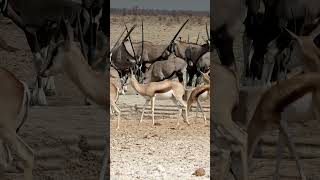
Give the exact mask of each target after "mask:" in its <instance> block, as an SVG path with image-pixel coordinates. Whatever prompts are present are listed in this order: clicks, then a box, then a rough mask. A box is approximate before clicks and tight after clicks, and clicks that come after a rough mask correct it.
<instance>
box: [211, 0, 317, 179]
mask: <svg viewBox="0 0 320 180" xmlns="http://www.w3.org/2000/svg"><path fill="white" fill-rule="evenodd" d="M210 25H211V28H210V30H211V31H210V32H211V36H212V46H214V47H215V48H216V50H217V52H218V55H219V59H220V62H219V61H215V60H213V61H212V62H211V68H212V70H211V72H213V75H212V80H211V83H212V84H213V88H212V91H211V92H212V96H211V109H212V110H211V119H213V120H214V124H215V125H217V127H218V128H221V129H223V130H224V131H223V132H224V133H223V134H222V136H228V137H231V138H228V141H229V142H230V143H231V144H233V145H234V146H232V148H231V152H232V153H230V152H229V154H228V158H231V163H230V161H229V160H225V161H223V162H222V163H221V164H220V166H219V167H220V168H221V169H220V171H218V172H216V173H217V174H216V175H217V178H216V179H218V180H224V179H226V178H227V174H228V173H229V172H230V173H231V174H232V175H233V177H234V178H235V179H242V180H248V179H249V174H250V170H251V167H252V166H251V165H252V161H253V159H252V158H253V155H254V154H255V150H256V147H257V146H258V145H259V141H260V140H261V136H262V135H264V132H266V130H267V128H268V127H277V129H278V130H279V140H278V149H277V151H276V152H277V154H276V157H277V162H276V166H275V171H274V176H273V179H274V180H279V179H282V177H280V174H279V171H280V161H281V159H282V156H283V155H282V154H283V152H282V151H283V145H284V144H287V145H288V149H289V152H290V153H291V154H292V155H293V157H294V158H295V160H296V164H297V169H298V171H299V174H300V177H301V179H303V180H306V179H307V175H306V174H305V171H304V169H303V165H302V161H301V160H300V158H299V153H298V152H297V151H296V148H295V145H294V142H293V140H292V138H291V136H290V133H292V132H289V128H288V123H289V122H290V119H288V118H287V114H286V113H284V110H285V109H286V108H287V107H289V106H290V105H291V103H293V102H295V101H296V100H298V99H300V98H302V97H303V96H305V95H307V94H312V102H310V104H311V107H312V111H311V112H312V113H313V115H314V116H313V118H314V119H317V120H319V119H320V116H319V109H320V104H319V102H320V101H319V92H320V88H319V87H320V86H319V81H318V79H319V78H320V71H319V68H318V66H319V63H320V44H319V40H320V1H318V0H278V1H273V0H243V1H241V0H224V1H211V24H210ZM242 28H243V29H244V30H243V33H241V29H242ZM237 37H241V39H242V43H243V45H242V46H241V47H242V48H243V58H242V59H243V61H240V63H239V61H236V58H235V55H234V52H233V48H234V45H235V40H236V38H237ZM239 64H240V66H239ZM240 67H243V68H240ZM253 86H254V87H253ZM250 93H252V94H250ZM241 94H247V96H246V98H247V99H248V100H246V99H243V98H241ZM253 94H255V96H257V94H259V95H258V97H252V96H253ZM250 99H251V101H252V102H251V101H249V100H250ZM252 99H254V100H252ZM253 101H255V102H253ZM256 102H257V104H254V103H256ZM243 106H245V107H243ZM248 107H250V109H248ZM244 109H245V110H246V111H248V110H249V111H252V112H241V111H244ZM238 113H240V114H238ZM302 120H303V121H306V120H307V119H302ZM235 121H239V122H235ZM211 124H213V123H211ZM239 124H242V126H241V125H239ZM319 127H320V126H319ZM214 128H216V126H211V129H212V130H213V133H214V137H216V136H215V130H214ZM301 128H305V127H303V126H301ZM229 135H230V136H229ZM212 141H213V143H214V140H212ZM218 148H219V147H218ZM238 152H240V153H238ZM238 154H239V156H240V161H241V163H237V162H238V161H237V159H238V158H235V156H238ZM211 155H212V156H214V154H211ZM231 155H232V156H231ZM214 162H216V161H213V162H212V163H214ZM211 167H213V164H212V166H211Z"/></svg>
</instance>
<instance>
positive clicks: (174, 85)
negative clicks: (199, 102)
mask: <svg viewBox="0 0 320 180" xmlns="http://www.w3.org/2000/svg"><path fill="white" fill-rule="evenodd" d="M128 81H129V83H130V84H131V86H132V87H133V89H134V90H136V91H137V92H138V93H139V94H140V95H141V96H143V97H144V98H145V99H146V102H145V104H144V105H143V109H142V114H141V118H140V123H141V122H142V119H143V115H144V111H145V108H146V106H147V104H148V103H149V102H150V101H151V112H152V125H153V126H154V105H155V100H156V98H157V99H159V100H165V99H171V100H172V101H173V102H174V103H175V104H176V105H177V107H178V108H179V117H180V115H182V117H183V114H182V111H183V110H185V117H184V120H185V121H186V122H187V124H188V125H189V124H190V123H189V121H188V113H187V105H186V103H185V102H184V101H183V99H182V97H183V95H184V93H185V89H184V87H183V85H182V84H181V83H180V82H178V81H174V80H168V79H166V80H164V81H160V82H150V83H148V84H139V82H138V80H137V79H136V78H135V76H134V75H133V73H131V76H130V78H129V79H128ZM179 117H178V119H177V126H179Z"/></svg>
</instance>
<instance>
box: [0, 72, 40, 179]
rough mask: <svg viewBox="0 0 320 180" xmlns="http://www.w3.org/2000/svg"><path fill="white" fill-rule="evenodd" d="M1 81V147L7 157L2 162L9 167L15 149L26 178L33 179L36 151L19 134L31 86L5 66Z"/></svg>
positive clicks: (26, 112) (0, 76)
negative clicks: (21, 162)
mask: <svg viewBox="0 0 320 180" xmlns="http://www.w3.org/2000/svg"><path fill="white" fill-rule="evenodd" d="M0 82H1V83H2V88H1V89H0V94H1V95H0V102H2V103H3V104H2V105H1V108H0V109H1V110H0V111H1V112H0V114H1V118H0V127H1V128H0V138H1V144H0V148H1V152H2V153H3V154H1V156H2V157H4V158H5V159H4V161H5V162H3V161H2V162H0V163H1V165H2V166H3V167H5V168H6V167H8V165H9V164H10V163H11V162H12V156H11V151H14V152H15V153H16V154H17V156H18V157H19V158H21V159H22V161H23V165H24V177H25V179H26V180H32V179H33V175H32V169H33V166H34V153H33V150H32V149H31V148H30V147H29V146H28V145H27V144H26V143H25V142H24V141H23V140H22V139H21V137H20V136H19V135H18V134H17V133H18V131H19V129H20V128H21V126H22V125H23V124H24V122H25V121H26V118H27V116H28V108H29V103H30V101H29V100H30V93H29V88H28V86H27V85H26V84H25V83H24V82H22V81H19V80H18V79H17V78H16V77H15V76H14V75H13V74H12V73H11V72H9V71H7V70H6V69H4V68H0ZM21 116H22V117H21ZM21 118H22V119H21Z"/></svg>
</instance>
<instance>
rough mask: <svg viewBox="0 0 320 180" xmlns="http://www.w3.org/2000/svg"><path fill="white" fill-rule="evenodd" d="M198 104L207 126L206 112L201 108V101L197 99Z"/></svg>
mask: <svg viewBox="0 0 320 180" xmlns="http://www.w3.org/2000/svg"><path fill="white" fill-rule="evenodd" d="M197 104H198V106H199V107H200V110H201V112H202V116H203V119H204V124H206V121H207V119H206V115H205V114H204V111H203V108H202V106H201V104H200V102H199V99H197Z"/></svg>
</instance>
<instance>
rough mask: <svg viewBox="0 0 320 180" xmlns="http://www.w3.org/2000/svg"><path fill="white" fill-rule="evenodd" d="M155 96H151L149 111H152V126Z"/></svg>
mask: <svg viewBox="0 0 320 180" xmlns="http://www.w3.org/2000/svg"><path fill="white" fill-rule="evenodd" d="M155 100H156V97H155V96H153V97H152V98H151V113H152V126H154V103H155Z"/></svg>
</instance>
